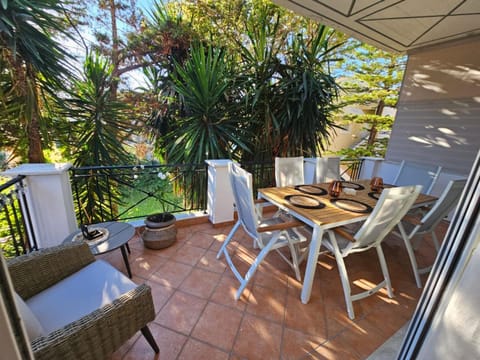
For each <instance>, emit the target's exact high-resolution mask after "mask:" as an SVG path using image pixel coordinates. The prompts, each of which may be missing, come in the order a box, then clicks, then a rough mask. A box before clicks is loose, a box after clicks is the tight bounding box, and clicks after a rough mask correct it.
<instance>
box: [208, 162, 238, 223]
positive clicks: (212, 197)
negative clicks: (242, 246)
mask: <svg viewBox="0 0 480 360" xmlns="http://www.w3.org/2000/svg"><path fill="white" fill-rule="evenodd" d="M205 162H206V163H207V165H208V203H207V211H208V217H209V219H210V222H211V223H212V224H221V223H224V222H230V221H233V219H234V218H233V211H234V207H233V204H234V199H233V192H232V188H231V186H230V180H229V179H228V163H230V162H231V160H224V159H221V160H206V161H205Z"/></svg>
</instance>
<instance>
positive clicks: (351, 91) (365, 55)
mask: <svg viewBox="0 0 480 360" xmlns="http://www.w3.org/2000/svg"><path fill="white" fill-rule="evenodd" d="M343 56H344V60H343V70H344V71H345V74H346V79H347V80H344V81H343V82H341V86H342V88H343V90H344V93H343V95H342V97H341V105H342V106H346V105H353V106H358V107H359V108H360V109H362V110H363V114H360V115H358V114H344V115H343V119H344V120H345V121H350V122H355V123H361V124H364V125H365V127H366V130H367V131H368V133H369V134H368V139H367V141H366V143H365V144H364V145H361V146H360V147H358V148H357V149H356V150H355V151H351V150H349V149H347V150H346V151H343V153H345V154H346V155H353V156H383V155H384V152H385V149H386V145H387V141H386V139H379V138H378V137H377V134H378V132H379V131H381V130H390V129H391V128H392V124H393V117H392V116H390V115H383V110H384V108H385V107H392V108H395V107H396V105H397V101H398V94H399V91H400V85H401V83H402V79H403V73H404V69H405V63H406V56H403V55H398V54H393V53H389V52H386V51H383V50H380V49H378V48H376V47H374V46H371V45H367V44H362V43H360V42H358V41H356V40H350V41H349V42H348V45H347V47H346V48H345V49H344V50H343Z"/></svg>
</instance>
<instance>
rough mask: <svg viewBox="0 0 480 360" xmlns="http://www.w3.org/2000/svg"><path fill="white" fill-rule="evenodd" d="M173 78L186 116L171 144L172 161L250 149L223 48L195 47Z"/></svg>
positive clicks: (223, 155)
mask: <svg viewBox="0 0 480 360" xmlns="http://www.w3.org/2000/svg"><path fill="white" fill-rule="evenodd" d="M171 78H172V81H173V86H174V89H175V91H176V92H177V93H178V96H179V99H180V102H181V104H182V105H181V109H182V116H181V117H179V118H178V119H177V122H176V123H175V128H174V129H173V130H172V132H171V133H170V139H172V141H171V142H170V143H169V144H167V148H168V157H169V161H170V162H179V163H187V164H191V163H201V162H203V161H204V160H205V159H218V158H235V157H236V156H238V153H239V152H240V151H241V150H243V151H248V150H249V149H248V147H247V145H246V144H247V142H246V141H245V134H242V132H240V131H239V130H238V129H239V128H240V127H239V124H240V121H239V120H240V119H239V118H238V115H239V113H238V112H237V111H236V104H235V103H234V102H232V101H231V100H229V95H230V92H231V91H233V90H232V87H233V84H234V83H233V81H232V75H231V73H230V70H229V68H228V64H227V62H226V59H225V53H224V52H223V51H222V50H218V49H213V48H212V47H208V48H207V49H205V47H204V46H202V45H197V46H195V47H194V48H193V49H192V51H191V54H190V58H189V59H188V60H187V61H186V62H185V64H183V65H182V64H179V63H176V67H175V73H173V74H172V77H171Z"/></svg>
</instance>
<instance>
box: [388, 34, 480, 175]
mask: <svg viewBox="0 0 480 360" xmlns="http://www.w3.org/2000/svg"><path fill="white" fill-rule="evenodd" d="M479 145H480V37H479V36H476V37H472V38H469V39H465V40H462V41H457V42H453V43H447V44H443V45H439V46H435V47H429V48H426V49H422V50H417V51H414V52H412V53H410V54H409V57H408V63H407V68H406V72H405V79H404V82H403V87H402V90H401V92H400V98H399V104H398V108H397V117H396V119H395V123H394V126H393V130H392V134H391V138H390V143H389V147H388V149H387V154H386V159H387V160H392V161H400V160H412V161H416V162H420V163H426V164H436V165H441V166H443V167H444V168H445V170H447V171H450V172H453V173H457V174H468V173H469V171H470V168H471V166H472V164H473V161H474V160H475V156H476V154H477V151H478V149H479Z"/></svg>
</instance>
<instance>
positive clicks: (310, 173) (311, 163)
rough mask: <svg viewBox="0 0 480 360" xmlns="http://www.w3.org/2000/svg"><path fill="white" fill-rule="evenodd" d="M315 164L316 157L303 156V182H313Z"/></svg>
mask: <svg viewBox="0 0 480 360" xmlns="http://www.w3.org/2000/svg"><path fill="white" fill-rule="evenodd" d="M316 165H317V158H305V159H304V161H303V175H304V179H305V184H313V183H315V167H316Z"/></svg>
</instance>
